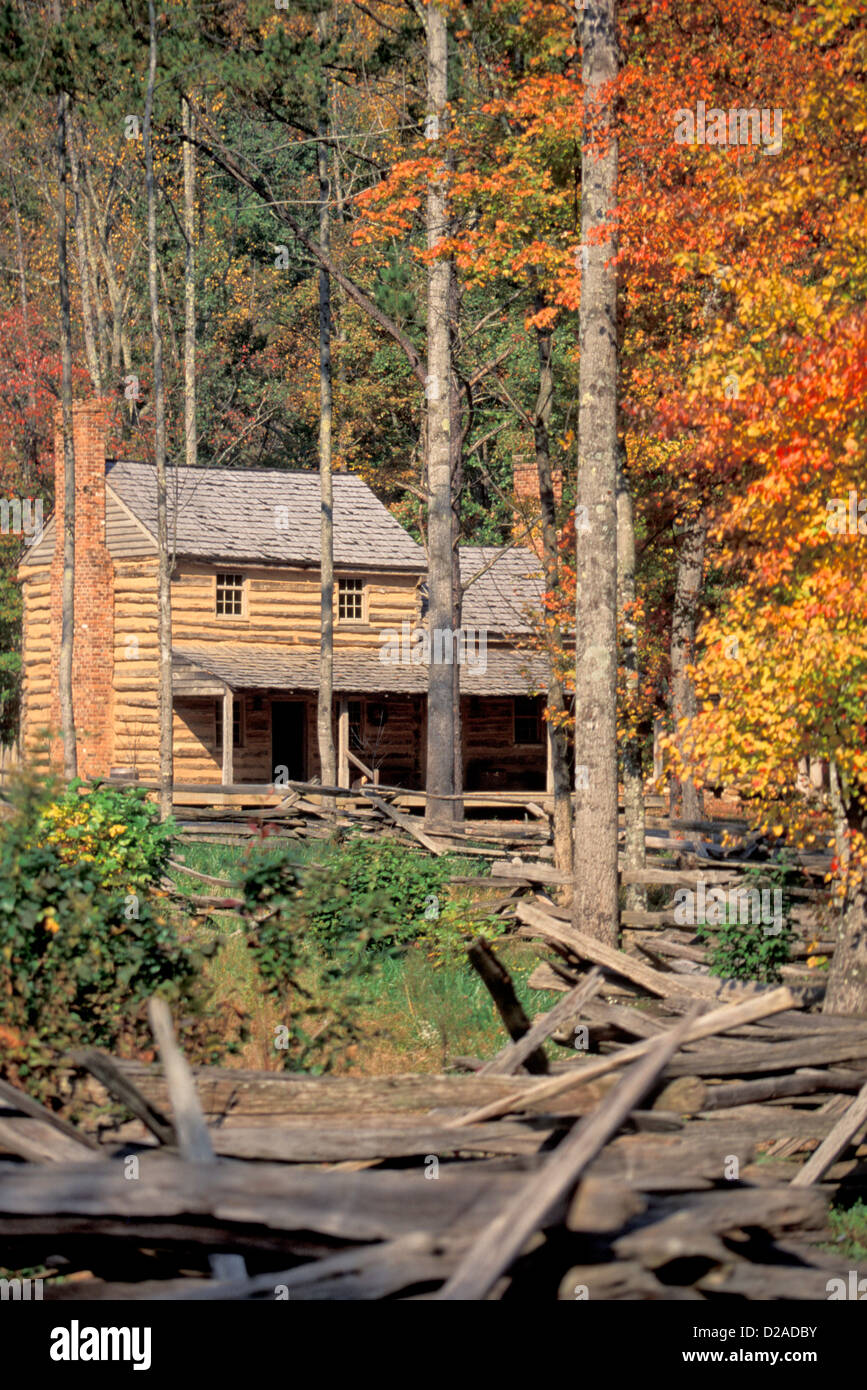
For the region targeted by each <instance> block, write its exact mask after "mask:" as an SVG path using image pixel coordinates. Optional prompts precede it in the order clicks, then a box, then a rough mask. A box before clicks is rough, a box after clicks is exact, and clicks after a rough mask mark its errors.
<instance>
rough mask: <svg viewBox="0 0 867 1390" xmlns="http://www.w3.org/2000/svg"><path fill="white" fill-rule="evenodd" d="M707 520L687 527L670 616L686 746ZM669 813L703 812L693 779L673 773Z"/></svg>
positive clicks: (697, 816)
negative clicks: (691, 668) (685, 722)
mask: <svg viewBox="0 0 867 1390" xmlns="http://www.w3.org/2000/svg"><path fill="white" fill-rule="evenodd" d="M706 544H707V520H706V518H705V516H704V515H703V514H702V515H700V516H699V517H698V519H697V520H696V521H694V522H693V523H692V524H691V525H690V526H689V527H688V528H687V530H686V533H685V534H684V537H683V540H682V541H681V545H680V551H679V553H678V557H677V580H676V583H675V592H674V607H673V609H672V615H671V720H672V725H673V729H674V733H675V736H676V737H677V738H678V740H679V741H680V743H681V747H685V746H686V745H685V742H684V740H685V739H686V737H687V725H684V727H683V728H682V729H681V728H680V725H681V722H682V721H684V720H686V721H691V720H692V719H694V718H695V714H696V700H695V687H694V685H693V682H692V679H691V677H690V674H689V667H690V665H691V664H692V662H693V661H694V660H695V627H696V618H697V616H698V606H699V601H700V599H701V584H702V575H703V573H704V554H705V546H706ZM669 814H670V815H671V817H672V818H675V817H677V818H678V819H682V820H687V821H697V820H701V819H702V817H703V815H704V806H703V802H702V796H701V793H700V792H699V790H698V788H697V787H696V785H695V783H694V782H693V780H692V778H685V779H684V780H682V781H681V780H680V779H679V778H678V777H676V776H674V775H672V779H671V787H670V793H669Z"/></svg>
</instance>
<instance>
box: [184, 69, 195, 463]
mask: <svg viewBox="0 0 867 1390" xmlns="http://www.w3.org/2000/svg"><path fill="white" fill-rule="evenodd" d="M181 121H182V125H183V134H184V459H185V460H186V464H187V467H188V468H195V466H196V464H197V463H198V461H199V438H198V432H197V430H196V147H195V145H194V144H193V140H194V139H195V117H194V115H193V108H192V106H191V105H190V103H189V101H188V100H187V98H186V97H183V98H182V100H181Z"/></svg>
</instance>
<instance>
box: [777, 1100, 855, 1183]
mask: <svg viewBox="0 0 867 1390" xmlns="http://www.w3.org/2000/svg"><path fill="white" fill-rule="evenodd" d="M865 1124H867V1083H865V1084H864V1085H863V1086H862V1087H861V1090H860V1091H859V1092H858V1094H857V1096H856V1097H855V1099H854V1100H853V1102H852V1104H851V1105H850V1106H849V1107H848V1109H847V1110H846V1113H845V1114H844V1115H841V1116H840V1119H839V1120H838V1121H837V1123H836V1124H835V1126H834V1128H833V1129H832V1130H831V1133H830V1134H829V1135H828V1136H827V1138H825V1139H823V1141H822V1143H821V1144H820V1145H819V1147H818V1149H816V1152H815V1153H813V1154H811V1155H810V1157H809V1158H808V1160H807V1162H806V1163H805V1164H804V1166H803V1168H802V1169H801V1171H800V1173H796V1174H795V1176H794V1178H793V1179H792V1186H793V1187H809V1186H810V1184H811V1183H814V1182H820V1181H821V1179H822V1178H823V1177H824V1175H825V1173H826V1172H827V1170H828V1169H829V1168H830V1167H831V1165H832V1163H834V1162H835V1161H836V1160H837V1159H838V1158H839V1157H840V1155H841V1154H842V1153H843V1152H844V1151H845V1150H846V1149H847V1148H848V1147H849V1145H850V1144H851V1143H852V1140H853V1139H854V1138H855V1136H856V1134H857V1133H858V1132H859V1130H861V1129H863V1128H864V1125H865Z"/></svg>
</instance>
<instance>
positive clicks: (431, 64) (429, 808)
mask: <svg viewBox="0 0 867 1390" xmlns="http://www.w3.org/2000/svg"><path fill="white" fill-rule="evenodd" d="M447 99H448V48H447V32H446V16H445V12H444V11H443V10H442V9H440V7H439V5H438V4H436V3H435V2H434V0H432V2H431V3H430V4H429V5H428V8H427V112H428V115H427V120H428V133H429V136H430V137H431V138H433V139H437V138H439V137H441V136H442V135H443V134H444V133H445V122H446V102H447ZM444 180H445V165H444V164H440V165H439V167H438V169H437V171H436V172H435V173H434V174H432V175H431V177H430V179H429V182H428V191H427V244H428V247H429V248H430V247H433V246H435V245H436V244H437V243H438V242H439V241H440V240H441V239H442V238H443V237H444V236H445V235H446V231H447V214H446V190H445V183H444ZM451 280H452V268H451V264H450V261H449V259H448V258H447V257H444V256H439V257H438V258H437V259H436V260H435V261H433V262H432V263H431V264H430V265H429V267H428V272H427V389H426V395H427V450H426V452H427V489H428V593H429V616H428V621H429V625H430V637H431V661H430V667H429V677H428V718H427V787H426V792H427V796H426V813H425V823H426V826H427V828H428V829H429V830H433V831H435V830H437V829H438V828H441V829H448V828H449V827H450V826H451V825H452V823H453V821H454V818H455V814H456V812H457V803H456V801H455V800H454V796H455V763H456V757H457V751H456V736H455V735H456V731H455V703H456V702H455V689H454V671H453V669H452V666H451V665H450V664H449V663H447V662H446V661H445V660H444V659H443V657H444V655H445V647H446V642H445V637H446V634H447V633H448V632H450V631H451V630H452V618H453V614H454V606H455V603H454V574H453V567H454V546H453V542H454V535H453V511H452V444H451V434H452V416H453V406H452V362H451V335H450V321H449V320H450V312H449V311H450V305H451ZM438 656H439V658H440V659H439V660H437V657H438Z"/></svg>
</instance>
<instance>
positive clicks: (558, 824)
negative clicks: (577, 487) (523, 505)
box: [533, 294, 572, 872]
mask: <svg viewBox="0 0 867 1390" xmlns="http://www.w3.org/2000/svg"><path fill="white" fill-rule="evenodd" d="M533 307H534V309H535V310H536V312H537V313H538V312H539V311H540V310H541V309H542V308H544V299H543V297H542V295H541V294H537V295H536V297H535V302H534V305H533ZM552 347H553V334H552V332H551V329H550V328H538V329H537V330H536V348H537V353H538V360H539V390H538V393H537V396H536V408H535V410H534V412H533V440H534V445H535V452H536V472H537V473H538V476H539V502H540V505H541V511H542V568H543V570H544V574H545V589H546V592H548V593H551V594H556V593H557V592H558V590H559V588H560V544H559V538H558V534H557V499H556V496H555V494H554V474H553V470H552V468H551V411H552V408H553V404H554V368H553V360H552ZM548 640H549V644H550V650H551V658H550V660H549V662H548V699H547V708H548V723H549V728H550V740H551V763H552V767H551V771H552V774H553V780H554V864H555V866H556V868H558V869H563V870H565V871H566V872H568V871H569V870H570V869H571V868H572V804H571V787H570V781H571V779H570V776H569V737H568V733H567V729H566V722H567V715H568V712H569V711H568V704H567V700H566V690H565V687H564V685H563V681H562V678H561V673H560V669H559V666H558V663H557V658H558V654H559V653H561V652H562V650H563V642H564V635H563V629H562V628H561V626H560V622H559V620H558V619H557V618H556V617H555V618H554V620H553V626H552V628H551V631H550V634H549V639H548Z"/></svg>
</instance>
